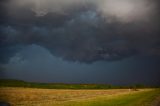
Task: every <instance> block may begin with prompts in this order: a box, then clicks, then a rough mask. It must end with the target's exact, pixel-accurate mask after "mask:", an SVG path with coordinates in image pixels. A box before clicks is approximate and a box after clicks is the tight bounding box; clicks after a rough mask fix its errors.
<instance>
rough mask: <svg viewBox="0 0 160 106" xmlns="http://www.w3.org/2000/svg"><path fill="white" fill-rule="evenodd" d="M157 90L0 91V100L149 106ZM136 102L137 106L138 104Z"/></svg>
mask: <svg viewBox="0 0 160 106" xmlns="http://www.w3.org/2000/svg"><path fill="white" fill-rule="evenodd" d="M157 92H159V90H154V89H140V90H138V91H130V90H129V89H112V90H67V89H64V90H56V89H33V88H0V101H4V102H9V103H10V104H11V105H13V106H19V105H20V106H115V105H116V106H130V105H125V104H129V103H132V104H134V105H131V106H147V105H141V104H143V103H144V102H146V103H147V104H149V103H150V102H151V101H153V99H155V97H156V96H157V95H158V94H160V92H159V93H157ZM138 103H139V104H138Z"/></svg>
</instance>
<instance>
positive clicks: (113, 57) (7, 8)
mask: <svg viewBox="0 0 160 106" xmlns="http://www.w3.org/2000/svg"><path fill="white" fill-rule="evenodd" d="M159 5H160V4H159V1H158V0H45V1H44V0H0V78H9V79H20V80H25V81H35V82H55V83H59V82H61V83H107V84H136V83H142V84H150V85H158V84H160V78H159V76H160V65H159V64H160V25H159V18H160V14H159V12H160V9H159V7H160V6H159Z"/></svg>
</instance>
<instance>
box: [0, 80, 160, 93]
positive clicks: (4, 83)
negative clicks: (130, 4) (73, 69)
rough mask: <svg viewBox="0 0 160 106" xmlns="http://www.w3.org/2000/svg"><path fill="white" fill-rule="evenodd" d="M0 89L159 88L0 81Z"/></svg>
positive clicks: (138, 85)
mask: <svg viewBox="0 0 160 106" xmlns="http://www.w3.org/2000/svg"><path fill="white" fill-rule="evenodd" d="M0 87H26V88H45V89H132V90H135V91H136V90H137V89H140V88H159V86H146V85H143V84H135V85H130V86H115V85H110V84H65V83H34V82H25V81H21V80H9V79H8V80H6V79H1V80H0Z"/></svg>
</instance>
